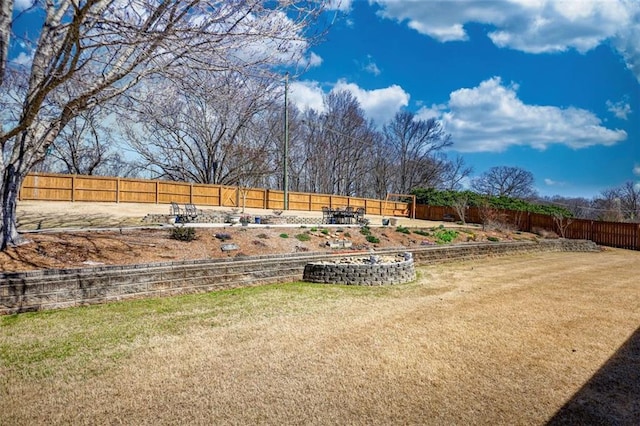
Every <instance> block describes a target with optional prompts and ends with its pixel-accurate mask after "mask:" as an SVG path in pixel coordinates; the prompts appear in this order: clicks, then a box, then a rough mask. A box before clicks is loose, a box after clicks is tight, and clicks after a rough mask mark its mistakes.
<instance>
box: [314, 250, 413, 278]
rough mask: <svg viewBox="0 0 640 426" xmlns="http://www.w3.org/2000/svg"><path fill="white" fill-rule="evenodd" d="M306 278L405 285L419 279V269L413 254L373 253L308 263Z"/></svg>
mask: <svg viewBox="0 0 640 426" xmlns="http://www.w3.org/2000/svg"><path fill="white" fill-rule="evenodd" d="M302 279H303V280H304V281H307V282H312V283H323V284H348V285H385V284H403V283H407V282H411V281H414V280H415V279H416V270H415V266H414V263H413V256H412V255H411V253H403V254H400V255H397V256H376V255H371V256H367V257H346V258H341V259H336V260H325V261H321V262H313V263H308V264H307V265H306V266H305V267H304V274H303V278H302Z"/></svg>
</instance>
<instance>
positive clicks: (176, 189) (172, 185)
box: [156, 181, 191, 204]
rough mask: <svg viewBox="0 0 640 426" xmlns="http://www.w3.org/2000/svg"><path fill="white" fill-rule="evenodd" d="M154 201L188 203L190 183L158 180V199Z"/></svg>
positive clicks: (189, 200) (189, 199)
mask: <svg viewBox="0 0 640 426" xmlns="http://www.w3.org/2000/svg"><path fill="white" fill-rule="evenodd" d="M156 202H157V203H162V204H169V203H171V202H175V203H178V204H185V203H190V202H191V185H189V184H188V183H183V182H165V181H162V182H158V200H157V201H156Z"/></svg>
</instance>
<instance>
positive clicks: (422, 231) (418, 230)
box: [413, 229, 430, 237]
mask: <svg viewBox="0 0 640 426" xmlns="http://www.w3.org/2000/svg"><path fill="white" fill-rule="evenodd" d="M413 233H414V234H418V235H422V236H423V237H428V236H429V235H430V234H429V232H428V231H425V230H424V229H416V230H415V231H413Z"/></svg>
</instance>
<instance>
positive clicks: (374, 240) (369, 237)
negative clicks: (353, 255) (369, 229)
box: [367, 235, 380, 244]
mask: <svg viewBox="0 0 640 426" xmlns="http://www.w3.org/2000/svg"><path fill="white" fill-rule="evenodd" d="M367 241H369V242H370V243H372V244H376V243H379V242H380V239H379V238H378V237H376V236H374V235H367Z"/></svg>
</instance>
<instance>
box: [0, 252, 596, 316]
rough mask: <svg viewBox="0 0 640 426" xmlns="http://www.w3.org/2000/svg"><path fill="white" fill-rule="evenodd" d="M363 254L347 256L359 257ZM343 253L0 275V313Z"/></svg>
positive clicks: (121, 295)
mask: <svg viewBox="0 0 640 426" xmlns="http://www.w3.org/2000/svg"><path fill="white" fill-rule="evenodd" d="M597 250H598V248H597V246H596V245H595V244H594V243H592V242H590V241H581V240H543V241H540V242H538V243H536V242H530V241H523V242H511V243H482V244H460V245H452V246H437V247H428V248H416V249H411V250H408V249H407V248H398V249H386V250H378V251H377V252H376V254H397V253H402V252H406V251H409V252H411V253H413V257H414V262H415V264H416V265H426V264H429V263H434V262H444V261H452V260H458V259H477V258H482V257H487V256H501V255H507V254H509V253H513V252H518V253H523V252H542V251H597ZM362 255H363V253H353V256H362ZM340 257H345V254H344V253H342V254H328V253H321V254H313V253H312V254H295V255H279V256H251V257H246V258H234V259H216V260H202V261H185V262H166V263H154V264H140V265H128V266H103V267H95V268H83V269H64V270H55V269H52V270H40V271H30V272H20V273H3V274H0V314H12V313H19V312H28V311H38V310H47V309H59V308H66V307H71V306H83V305H90V304H97V303H106V302H113V301H119V300H128V299H139V298H146V297H160V296H173V295H178V294H187V293H199V292H209V291H215V290H221V289H229V288H234V287H247V286H257V285H262V284H270V283H278V282H292V281H298V280H300V279H302V275H303V271H304V267H305V265H306V264H307V263H311V262H314V261H320V260H323V259H336V258H340Z"/></svg>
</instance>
